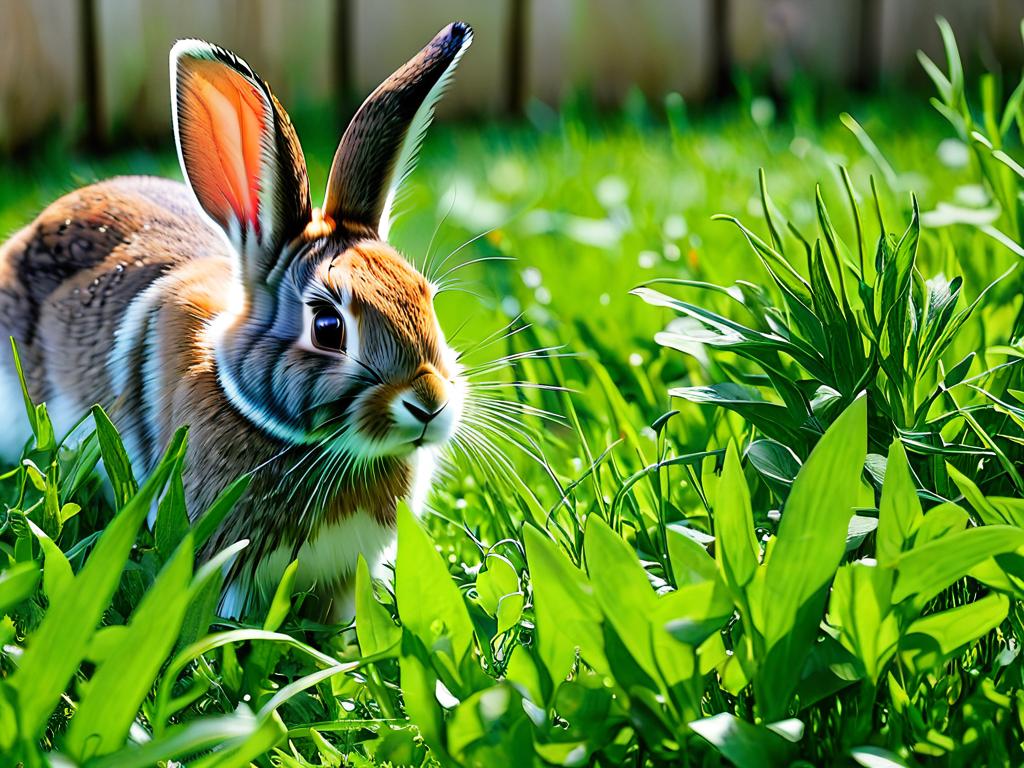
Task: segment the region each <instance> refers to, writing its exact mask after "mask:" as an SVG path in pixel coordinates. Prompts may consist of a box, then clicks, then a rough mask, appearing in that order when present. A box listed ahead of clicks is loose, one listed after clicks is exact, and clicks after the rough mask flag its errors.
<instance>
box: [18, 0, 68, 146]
mask: <svg viewBox="0 0 1024 768" xmlns="http://www.w3.org/2000/svg"><path fill="white" fill-rule="evenodd" d="M79 10H80V6H79V4H78V3H71V2H68V1H67V0H0V149H2V150H5V151H10V150H11V149H12V148H14V147H17V146H19V145H21V144H24V143H26V142H27V141H29V140H30V139H32V138H34V137H35V136H37V135H39V134H41V133H42V132H44V131H45V130H46V129H47V128H49V127H51V126H53V125H57V126H59V127H60V128H61V130H62V131H63V132H64V133H65V135H70V134H71V133H72V132H74V131H75V130H77V129H78V128H79V127H80V126H81V125H82V123H83V118H84V114H83V112H84V107H83V98H82V95H83V93H84V83H83V82H82V80H81V66H80V64H81V59H82V55H81V42H82V41H81V18H80V14H79Z"/></svg>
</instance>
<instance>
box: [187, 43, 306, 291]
mask: <svg viewBox="0 0 1024 768" xmlns="http://www.w3.org/2000/svg"><path fill="white" fill-rule="evenodd" d="M170 64H171V109H172V114H173V117H174V138H175V141H176V142H177V145H178V157H179V160H180V161H181V170H182V173H183V174H184V175H185V178H186V179H187V180H188V183H189V186H190V187H191V188H192V192H193V193H194V194H195V196H196V199H197V200H198V201H199V205H200V206H202V208H203V210H204V211H206V213H207V215H208V216H209V217H210V218H211V219H213V221H214V222H216V223H217V224H218V225H219V226H220V227H221V228H222V229H223V230H224V231H225V232H226V233H227V235H228V239H229V240H231V242H232V244H233V245H234V246H235V249H236V251H237V252H238V257H239V258H240V264H239V266H240V277H241V278H242V280H243V282H244V283H245V284H246V285H247V286H249V287H255V286H257V285H259V284H261V283H262V282H263V281H264V280H265V279H266V277H267V275H268V274H269V273H270V272H271V270H272V269H273V267H274V265H275V263H276V262H277V260H278V257H279V256H280V253H281V249H282V248H283V247H284V246H285V245H286V244H287V243H288V242H289V241H291V240H292V239H294V238H295V237H297V236H299V235H300V234H302V232H303V229H304V227H305V226H306V224H307V223H309V221H310V217H311V211H310V205H309V182H308V180H307V178H306V162H305V159H304V158H303V156H302V148H301V147H300V146H299V141H298V138H297V137H296V135H295V129H294V128H292V124H291V121H290V120H289V119H288V114H287V113H286V112H285V111H284V109H283V108H282V107H281V105H280V104H279V103H278V101H277V99H276V98H275V97H274V94H273V93H271V91H270V88H268V87H267V85H266V83H264V82H263V81H262V80H261V79H260V78H259V77H258V76H257V75H256V73H254V72H253V71H252V69H251V68H250V67H249V65H248V64H246V63H245V62H244V61H242V60H241V59H240V58H238V57H237V56H235V55H234V54H232V53H231V52H230V51H227V50H225V49H223V48H220V47H218V46H216V45H211V44H210V43H205V42H203V41H201V40H180V41H178V42H177V43H176V44H175V45H174V47H173V48H172V49H171V60H170Z"/></svg>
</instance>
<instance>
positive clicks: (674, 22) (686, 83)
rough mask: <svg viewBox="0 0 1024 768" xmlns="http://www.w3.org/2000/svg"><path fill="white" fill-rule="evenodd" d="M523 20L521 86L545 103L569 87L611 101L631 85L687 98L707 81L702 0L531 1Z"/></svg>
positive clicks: (707, 15)
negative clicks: (523, 63) (669, 0)
mask: <svg viewBox="0 0 1024 768" xmlns="http://www.w3.org/2000/svg"><path fill="white" fill-rule="evenodd" d="M526 26H527V37H526V55H525V59H526V66H525V69H526V78H525V79H526V83H525V90H526V93H527V95H528V96H531V97H534V98H538V99H541V100H542V101H545V102H548V103H550V104H558V103H559V102H560V101H561V100H562V99H563V98H565V96H566V95H567V94H568V93H570V92H571V91H572V90H573V89H577V88H586V89H590V90H592V92H593V94H594V97H595V99H596V100H597V101H598V103H601V104H619V103H621V101H622V98H623V97H624V95H625V94H626V92H627V91H628V90H629V89H630V88H631V87H632V86H633V85H636V86H638V87H640V88H641V89H643V90H644V92H645V93H647V94H649V95H651V96H652V97H654V98H659V97H660V96H661V95H663V94H665V93H667V92H669V91H678V92H680V93H682V94H683V95H684V96H685V97H687V98H694V99H696V98H700V97H702V96H705V95H707V94H708V92H709V91H710V89H711V86H712V78H713V76H714V63H715V60H714V51H713V50H712V45H711V42H712V40H713V38H714V35H713V34H712V8H711V2H710V0H678V2H671V3H669V2H663V1H662V0H634V2H629V3H624V2H619V1H618V0H591V1H589V2H583V1H582V0H535V1H534V2H532V3H530V5H529V10H528V19H527V25H526Z"/></svg>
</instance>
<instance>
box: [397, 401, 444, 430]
mask: <svg viewBox="0 0 1024 768" xmlns="http://www.w3.org/2000/svg"><path fill="white" fill-rule="evenodd" d="M402 405H403V406H405V410H407V411H408V412H409V413H411V414H412V415H413V418H415V419H416V420H417V421H419V422H421V423H423V424H429V423H430V421H431V420H432V419H433V418H434V417H435V416H437V414H439V413H440V412H441V411H443V410H444V407H445V406H446V405H448V403H444V404H443V405H441V407H440V408H437V409H436V410H433V411H428V410H426V409H425V408H421V407H420V406H419V405H417V404H416V403H414V402H412V401H410V400H403V401H402Z"/></svg>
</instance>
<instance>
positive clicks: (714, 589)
mask: <svg viewBox="0 0 1024 768" xmlns="http://www.w3.org/2000/svg"><path fill="white" fill-rule="evenodd" d="M733 610H734V608H733V602H732V599H731V597H730V594H729V590H728V589H726V587H725V585H724V584H723V583H722V582H721V581H719V580H717V579H716V580H714V581H704V582H701V583H699V584H688V585H686V586H683V587H680V588H679V589H677V590H676V591H674V592H667V593H665V594H664V595H659V596H658V600H657V605H656V606H655V609H654V612H653V613H652V614H651V623H652V625H653V626H654V627H655V628H656V629H657V628H661V629H663V630H664V631H666V632H668V634H670V635H672V637H674V638H675V639H676V640H678V641H679V642H681V643H686V644H687V645H692V646H694V647H697V646H699V645H701V644H703V643H704V641H705V640H707V639H708V637H710V636H711V635H712V634H714V633H715V632H717V631H718V630H719V629H721V628H722V627H723V626H725V623H726V622H727V621H729V619H731V618H732V616H733Z"/></svg>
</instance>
